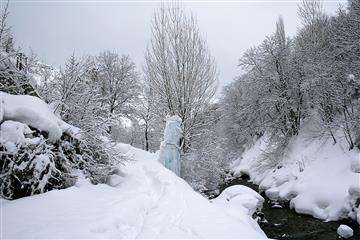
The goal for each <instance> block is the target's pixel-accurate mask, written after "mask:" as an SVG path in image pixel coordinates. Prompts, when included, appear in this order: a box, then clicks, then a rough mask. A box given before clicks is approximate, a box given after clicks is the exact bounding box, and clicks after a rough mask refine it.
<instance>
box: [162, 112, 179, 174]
mask: <svg viewBox="0 0 360 240" xmlns="http://www.w3.org/2000/svg"><path fill="white" fill-rule="evenodd" d="M180 125H181V118H180V117H178V116H167V117H166V126H165V130H164V141H162V142H161V145H160V154H159V162H161V163H162V164H163V165H164V166H165V167H166V168H167V169H169V170H171V171H173V172H174V173H175V174H176V175H178V176H180V166H181V164H180V149H179V143H180V138H181V127H180Z"/></svg>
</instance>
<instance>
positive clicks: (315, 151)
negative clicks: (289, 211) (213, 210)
mask: <svg viewBox="0 0 360 240" xmlns="http://www.w3.org/2000/svg"><path fill="white" fill-rule="evenodd" d="M314 133H316V125H315V124H314V123H313V122H309V121H308V122H306V123H304V124H303V129H302V130H301V131H300V134H299V135H298V136H296V137H293V138H292V139H291V140H290V142H289V144H288V145H287V147H286V148H285V150H284V153H283V155H282V156H280V157H279V158H278V159H272V158H271V155H270V156H269V152H270V151H271V150H272V147H273V146H272V143H271V142H270V141H269V140H268V138H267V136H263V137H261V138H260V139H258V140H257V141H256V142H255V144H254V145H253V146H251V147H250V148H248V149H247V150H245V151H244V153H243V154H242V156H241V157H240V158H239V159H238V160H236V161H234V162H233V163H232V168H231V169H232V172H233V174H235V175H236V176H240V175H242V174H246V175H248V176H250V178H251V180H252V182H254V183H255V184H257V185H259V189H260V191H265V193H266V195H267V196H268V197H269V198H270V199H274V200H290V207H291V208H293V209H295V211H296V212H297V213H303V214H308V215H312V216H314V217H316V218H320V219H323V220H327V221H334V220H338V219H342V218H348V217H350V218H353V219H354V220H357V221H358V222H360V210H359V206H358V205H356V204H357V199H358V198H359V197H360V151H359V149H353V150H351V151H349V150H348V149H347V144H346V141H345V139H342V138H340V137H339V139H340V141H339V142H338V143H337V144H334V143H333V141H332V140H331V139H330V138H326V137H324V138H319V137H314Z"/></svg>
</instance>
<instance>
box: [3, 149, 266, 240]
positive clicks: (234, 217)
mask: <svg viewBox="0 0 360 240" xmlns="http://www.w3.org/2000/svg"><path fill="white" fill-rule="evenodd" d="M117 149H118V151H119V152H121V153H122V154H124V155H127V156H129V157H130V158H132V159H133V160H132V161H129V162H127V163H126V165H125V166H124V168H122V169H123V172H124V178H123V179H122V181H119V182H117V181H116V184H114V185H115V186H116V187H111V186H109V185H104V184H98V185H92V184H90V183H86V179H83V178H79V181H81V182H80V183H78V184H76V185H75V186H74V187H70V188H67V189H63V190H53V191H50V192H47V193H44V194H40V195H35V196H31V197H26V198H21V199H18V200H13V201H4V200H2V201H1V206H0V210H1V211H0V212H1V214H2V216H1V217H2V219H3V221H2V222H1V229H3V231H2V237H3V238H16V239H19V238H72V239H74V238H103V239H104V238H118V239H119V238H122V239H123V238H127V239H128V238H257V239H260V238H261V239H263V238H266V236H265V234H264V233H263V231H262V230H261V229H260V227H259V226H258V224H257V223H256V222H255V220H253V219H252V218H251V216H250V215H249V210H248V207H249V206H246V204H244V203H245V202H246V203H249V202H250V198H252V199H253V201H255V200H257V201H260V199H259V197H258V196H257V195H256V194H254V193H253V192H251V191H250V190H249V189H246V188H243V187H241V186H240V187H239V186H238V187H237V188H230V189H228V190H226V191H225V193H224V195H227V196H232V199H233V200H232V201H234V203H235V200H236V199H239V202H237V203H236V205H237V206H238V209H243V210H241V211H234V207H231V206H230V205H228V206H226V205H225V204H219V203H218V204H216V203H211V202H210V201H209V200H207V199H205V198H204V197H202V196H201V195H200V194H198V193H196V192H195V191H194V190H193V189H192V188H191V187H190V186H189V185H188V184H187V183H186V182H185V181H184V180H182V179H181V178H179V177H177V176H176V175H175V174H174V173H173V172H171V171H169V170H168V169H166V168H165V167H164V166H163V165H161V164H160V163H159V162H158V161H157V156H156V154H151V153H148V152H145V151H142V150H140V149H136V148H133V147H131V146H129V145H126V144H118V145H117ZM245 196H246V197H247V198H249V199H247V200H246V201H245V200H244V199H242V200H241V201H240V199H241V198H242V197H244V198H245ZM219 202H220V199H219ZM230 202H231V201H230ZM19 216H21V217H19ZM44 226H46V228H44Z"/></svg>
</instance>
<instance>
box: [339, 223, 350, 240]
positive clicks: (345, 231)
mask: <svg viewBox="0 0 360 240" xmlns="http://www.w3.org/2000/svg"><path fill="white" fill-rule="evenodd" d="M337 234H339V236H340V237H343V238H349V237H352V236H353V235H354V231H353V230H352V229H351V228H350V227H349V226H346V225H343V224H341V225H340V226H339V228H338V229H337Z"/></svg>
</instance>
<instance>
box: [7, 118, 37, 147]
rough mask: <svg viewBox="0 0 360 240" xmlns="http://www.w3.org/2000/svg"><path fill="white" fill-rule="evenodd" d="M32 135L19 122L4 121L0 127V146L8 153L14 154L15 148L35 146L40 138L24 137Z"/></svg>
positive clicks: (29, 130) (28, 129) (27, 128)
mask: <svg viewBox="0 0 360 240" xmlns="http://www.w3.org/2000/svg"><path fill="white" fill-rule="evenodd" d="M30 133H32V131H31V129H30V128H29V127H28V126H27V125H25V124H23V123H19V122H14V121H11V120H9V121H5V122H3V123H2V124H1V125H0V144H1V145H3V146H4V147H5V148H6V150H7V151H8V152H9V153H16V151H17V150H18V148H17V146H18V145H20V146H24V145H30V144H37V143H38V142H39V141H40V138H27V137H26V135H27V134H30Z"/></svg>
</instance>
